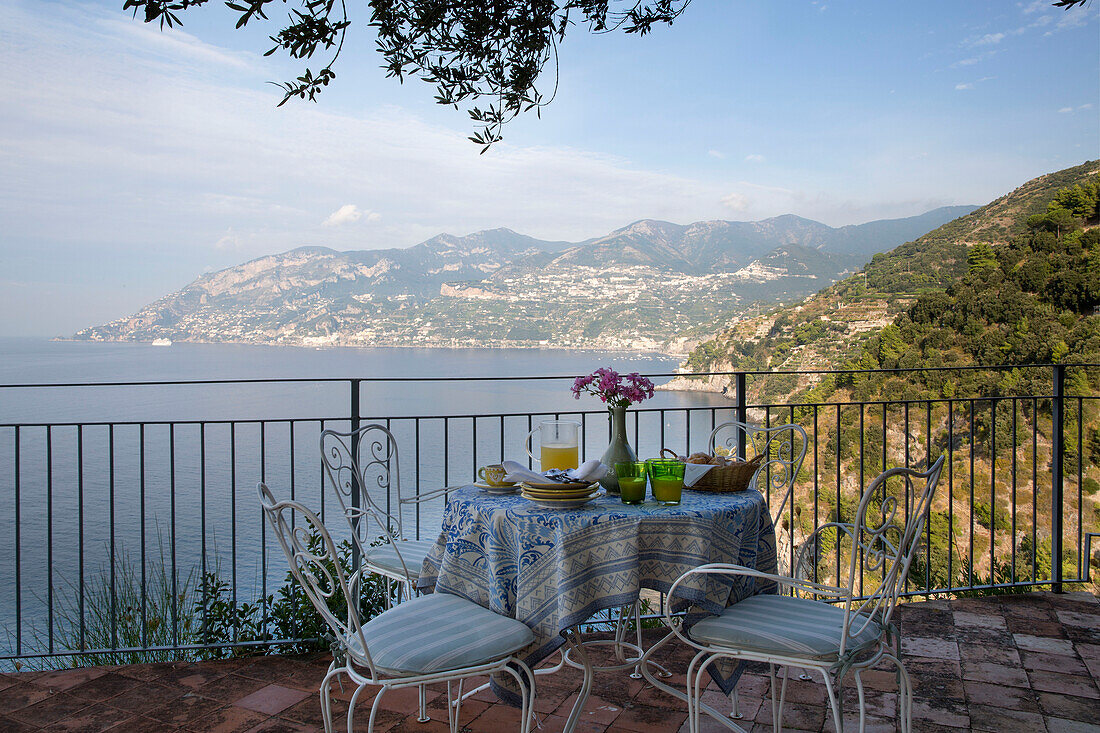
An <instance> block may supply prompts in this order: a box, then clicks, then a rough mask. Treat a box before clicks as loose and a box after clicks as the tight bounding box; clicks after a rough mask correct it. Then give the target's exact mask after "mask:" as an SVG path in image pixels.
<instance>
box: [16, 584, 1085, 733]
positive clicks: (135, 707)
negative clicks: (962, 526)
mask: <svg viewBox="0 0 1100 733" xmlns="http://www.w3.org/2000/svg"><path fill="white" fill-rule="evenodd" d="M898 616H899V621H900V625H901V632H902V637H903V638H904V647H903V651H904V655H905V663H906V666H907V668H908V669H909V672H910V674H911V675H912V677H913V680H914V684H915V687H916V704H915V711H914V728H915V729H916V730H917V731H950V730H957V729H970V730H982V731H997V732H998V733H999V732H1001V731H1047V732H1048V733H1078V732H1084V731H1094V732H1096V733H1100V688H1098V687H1097V679H1098V678H1100V603H1098V602H1097V599H1096V598H1095V597H1093V596H1092V595H1089V594H1086V593H1075V594H1065V595H1060V596H1056V595H1054V594H1051V593H1032V594H1027V595H1017V596H1000V597H993V598H977V599H959V600H953V601H942V600H937V601H928V602H920V603H910V604H906V605H904V606H901V607H900V608H899V611H898ZM654 633H655V632H654ZM689 657H690V654H689V653H688V652H687V650H685V649H683V648H680V649H673V650H672V651H671V652H670V653H669V655H668V656H667V657H665V658H664V659H662V660H661V661H662V662H663V663H665V664H666V665H667V666H669V667H670V668H672V670H673V672H678V671H679V672H680V674H676V675H674V677H673V681H674V682H678V683H679V684H683V676H682V670H683V669H684V667H685V666H686V661H687V659H688V658H689ZM327 664H328V659H327V658H325V657H323V656H319V655H318V656H313V657H305V658H301V657H300V658H283V657H252V658H246V659H234V660H229V661H219V662H201V663H177V664H145V665H134V666H128V667H115V668H107V667H97V668H85V669H75V670H62V671H57V672H25V673H20V674H9V675H3V676H0V731H12V732H17V731H37V730H47V731H85V732H92V731H94V732H98V731H106V730H111V731H119V732H131V733H141V732H142V731H226V732H228V731H257V732H258V731H267V732H268V733H276V732H280V733H281V732H286V733H290V732H293V731H317V730H319V729H320V725H321V715H320V706H319V703H318V699H317V694H316V693H317V688H318V685H319V683H320V680H321V677H322V675H323V674H324V671H325V668H326V667H327ZM763 671H764V670H763V669H759V670H755V671H750V672H749V673H747V674H746V675H745V676H744V677H742V679H741V682H740V684H739V686H738V690H739V691H740V695H741V707H742V711H743V712H744V714H745V715H746V718H747V719H748V720H750V721H755V722H749V723H744V725H745V727H750V726H751V728H752V730H754V731H756V730H770V729H771V725H770V721H771V713H770V706H769V704H768V703H767V701H766V699H767V695H768V678H767V676H766V675H765V674H761V672H763ZM864 677H865V680H866V682H867V686H868V709H869V711H870V716H871V717H870V719H869V721H870V724H869V726H868V730H870V731H883V730H890V731H893V730H895V724H894V716H895V714H896V712H897V694H896V686H895V684H894V679H893V675H892V674H890V673H888V672H877V671H872V672H870V673H868V674H866V675H865V676H864ZM579 686H580V674H579V673H578V672H576V671H573V670H570V671H564V672H559V673H558V674H555V675H549V676H544V677H540V678H539V689H538V700H537V702H536V709H537V710H538V712H539V718H540V720H541V733H553V732H554V731H559V730H561V727H562V725H563V724H564V722H565V718H566V716H567V715H568V713H569V710H570V708H571V707H572V704H573V700H574V699H575V695H576V691H577V688H578V687H579ZM350 692H351V691H350V690H345V691H343V692H341V693H338V698H343V699H337V700H336V701H335V703H334V709H335V713H336V715H337V716H340V717H338V719H337V720H338V727H339V722H340V720H341V719H342V718H343V716H344V714H345V713H346V710H347V704H346V702H344V700H346V699H347V698H348V697H349V695H350ZM706 694H707V697H708V698H709V700H710V701H711V702H714V703H716V704H721V703H722V696H721V694H720V693H719V692H718V691H717V690H713V689H712V690H709V691H708V692H707V693H706ZM845 697H846V705H845V710H846V711H848V714H849V716H851V717H849V718H848V719H846V721H845V729H849V728H851V729H852V730H855V729H856V726H855V717H854V716H852V712H853V711H855V710H856V705H855V694H854V689H853V686H852V685H851V684H850V682H849V684H848V685H846V687H845ZM371 699H372V698H371V697H370V696H369V695H367V694H364V696H362V697H361V702H360V703H359V707H357V711H359V713H362V714H361V715H360V714H357V715H356V718H357V727H356V730H366V717H367V713H368V710H369V707H370V701H371ZM787 699H788V704H787V707H786V711H785V714H784V725H785V727H786V729H790V730H811V731H829V730H832V724H831V722H830V723H826V718H827V717H828V716H827V708H826V703H825V693H824V689H823V686H822V685H821V684H820V683H814V682H801V681H797V680H794V679H792V681H791V682H790V683H789V686H788V690H787ZM415 710H416V693H415V691H414V690H405V691H394V692H391V693H387V695H386V696H385V697H383V698H382V703H381V712H380V713H379V716H378V719H377V721H376V724H375V730H376V731H378V733H401V732H403V731H409V732H415V733H436V732H437V731H446V730H447V725H446V720H447V711H446V707H445V704H444V697H443V695H442V694H441V691H440V690H438V689H437V690H434V691H432V692H431V693H430V706H429V714H430V716H431V718H432V720H431V722H428V723H424V724H421V723H417V722H416V719H415V718H416V716H415V714H414V712H415ZM518 717H519V716H518V712H517V711H516V710H514V709H512V708H508V707H506V706H504V705H502V704H499V703H497V702H496V700H495V698H494V697H493V696H492V695H491V694H489V693H487V692H482V693H479V694H478V695H476V696H475V697H473V698H471V699H469V700H468V701H467V702H465V703H464V704H463V707H462V718H461V722H462V724H463V726H464V729H465V730H467V731H473V732H477V733H480V732H482V731H484V732H485V733H504V731H509V730H516V729H517V726H518ZM686 717H687V716H686V713H685V711H684V709H683V704H682V703H680V702H679V701H678V700H675V699H673V698H671V697H669V696H667V695H664V694H662V693H660V692H658V691H656V690H654V689H652V688H649V687H647V686H646V685H644V684H643V683H642V682H640V681H636V680H631V679H629V678H628V677H626V676H618V675H612V674H604V675H598V676H597V678H596V684H595V687H594V689H593V695H592V697H591V698H590V699H589V701H588V705H587V706H586V707H585V711H584V716H583V722H582V724H581V725H580V727H579V728H578V731H580V733H597V732H599V731H626V732H635V733H643V732H645V731H668V732H670V733H677V732H678V731H681V730H684V731H686V730H687V726H686V724H685V722H684V721H685V719H686ZM339 729H341V730H343V728H342V727H340V728H339ZM703 729H704V731H715V730H724V728H720V727H718V726H717V725H715V724H713V723H712V722H710V721H706V720H705V719H704V727H703Z"/></svg>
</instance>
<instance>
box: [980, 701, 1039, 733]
mask: <svg viewBox="0 0 1100 733" xmlns="http://www.w3.org/2000/svg"><path fill="white" fill-rule="evenodd" d="M1043 725H1044V723H1043V716H1042V715H1040V714H1039V713H1029V712H1025V711H1023V710H1009V709H1006V708H1001V707H996V706H993V705H971V706H970V726H971V730H981V731H991V732H992V733H1004V731H1009V730H1021V731H1023V730H1042V729H1043Z"/></svg>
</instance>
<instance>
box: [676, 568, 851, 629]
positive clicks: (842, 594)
mask: <svg viewBox="0 0 1100 733" xmlns="http://www.w3.org/2000/svg"><path fill="white" fill-rule="evenodd" d="M691 575H730V576H738V577H749V578H759V579H761V580H771V581H773V582H775V583H778V584H781V585H787V586H790V587H792V588H795V589H797V590H800V591H803V592H806V593H813V594H814V595H819V596H826V597H828V598H836V599H846V598H848V597H849V596H850V595H851V592H850V591H849V590H848V589H847V588H839V587H837V586H834V585H825V584H824V583H815V582H813V581H811V580H803V579H800V578H792V577H790V576H788V575H778V574H776V573H765V572H763V571H761V570H756V569H754V568H749V567H745V566H744V565H732V564H727V563H710V564H708V565H700V566H699V567H697V568H692V569H691V570H688V571H687V572H685V573H684V574H683V575H681V576H680V577H679V578H677V579H676V582H674V583H673V584H672V587H671V588H669V589H668V593H667V594H666V596H665V606H666V610H667V609H668V607H669V604H670V602H671V600H672V597H673V595H674V594H675V593H676V588H677V587H678V586H679V585H680V584H681V583H682V582H683V581H684V580H685V579H687V578H688V577H689V576H691ZM665 615H666V616H667V615H668V613H666V614H665Z"/></svg>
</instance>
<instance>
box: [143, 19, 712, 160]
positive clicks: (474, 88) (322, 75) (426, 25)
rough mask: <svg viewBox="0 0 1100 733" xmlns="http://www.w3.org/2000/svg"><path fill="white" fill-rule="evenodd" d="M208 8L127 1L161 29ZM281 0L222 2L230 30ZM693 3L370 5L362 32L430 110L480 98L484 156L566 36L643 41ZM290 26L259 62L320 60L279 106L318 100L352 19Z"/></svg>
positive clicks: (529, 104) (286, 86)
mask: <svg viewBox="0 0 1100 733" xmlns="http://www.w3.org/2000/svg"><path fill="white" fill-rule="evenodd" d="M207 2H208V0H125V4H124V6H123V7H124V8H125V9H132V10H133V12H134V15H135V16H136V15H137V14H138V11H139V10H140V11H142V14H143V16H144V19H145V22H146V23H151V22H154V21H157V22H159V23H160V25H161V28H164V27H165V26H168V27H172V26H176V25H181V24H182V21H181V20H180V14H181V13H182V12H183V11H185V10H189V9H191V8H194V7H197V6H200V5H205V4H206V3H207ZM288 2H289V0H282V3H278V4H275V3H276V0H226V3H225V4H226V6H227V7H228V8H229V9H230V10H232V11H234V12H236V13H237V14H238V15H239V18H238V20H237V28H243V27H244V26H246V25H248V23H250V22H253V21H269V20H270V19H269V18H268V16H267V11H268V10H269V9H270V8H269V7H268V6H270V5H272V4H275V7H279V6H280V5H283V4H287V3H288ZM690 2H691V0H492V2H487V1H486V0H368V1H367V5H368V6H370V9H371V17H370V20H369V21H368V24H369V26H370V27H372V28H374V30H375V32H376V34H377V45H378V52H379V53H380V54H382V58H383V59H384V61H385V63H384V64H383V67H382V68H384V69H385V70H386V75H387V76H390V77H394V78H396V79H397V80H398V81H404V79H405V77H406V76H410V77H414V78H418V79H421V80H423V81H425V82H428V83H429V84H433V85H435V87H436V92H437V94H436V97H435V99H436V102H437V103H439V104H446V105H453V106H454V107H455V108H456V109H457V108H458V106H459V105H460V104H464V103H474V102H477V101H478V100H480V99H485V100H487V101H488V104H487V105H486V106H485V107H484V108H482V107H478V106H473V107H471V108H470V109H469V110H468V113H469V115H470V118H471V119H472V120H473V121H474V122H475V123H477V125H479V126H480V129H479V130H478V131H476V132H475V133H474V135H473V136H471V137H470V139H471V140H472V141H473V142H475V143H477V144H479V145H483V146H484V148H483V149H482V152H484V151H485V150H487V149H488V146H490V145H492V144H493V143H494V142H497V141H498V140H500V139H501V136H500V133H501V128H502V127H503V126H504V124H505V123H507V122H508V121H510V120H512V119H514V118H515V117H516V116H517V115H519V114H520V113H521V112H526V111H528V110H531V109H536V110H537V109H538V108H540V107H542V106H544V105H546V104H549V103H550V101H552V99H553V94H551V96H550V99H546V98H545V97H544V96H543V95H542V93H541V92H539V91H538V89H537V88H536V86H535V84H536V82H537V81H538V78H539V76H540V75H541V73H542V70H543V68H544V67H545V66H546V64H547V63H549V62H550V61H551V60H555V65H554V66H555V79H554V82H555V83H554V88H555V89H556V88H557V78H556V77H557V69H556V57H557V48H558V44H559V43H560V42H561V41H562V40H563V39H564V38H565V35H566V32H567V31H568V30H569V29H570V27H572V26H574V25H577V24H578V23H579V24H583V25H586V26H588V29H589V30H590V31H592V32H594V33H607V32H610V31H614V30H619V29H621V30H623V31H625V32H626V33H637V34H638V35H645V34H646V33H648V32H649V31H650V30H652V29H653V26H655V25H657V24H660V23H665V24H671V23H672V21H674V20H675V19H676V18H677V17H678V16H679V15H680V13H682V12H683V11H684V9H685V8H686V7H687V6H688V4H689V3H690ZM296 4H297V5H298V7H297V8H293V9H292V10H291V14H290V16H289V23H288V24H287V25H286V26H285V27H284V28H282V29H281V30H279V31H278V32H277V33H276V34H275V35H273V36H271V41H272V42H273V43H274V44H275V45H274V46H273V47H272V48H271V49H270V50H269V51H268V52H267V53H266V54H265V55H266V56H270V55H271V54H273V53H275V52H276V51H283V52H285V53H287V54H289V55H290V56H291V58H295V59H312V58H313V57H314V55H315V54H320V55H326V54H327V62H326V63H325V65H324V67H322V68H321V69H320V70H319V71H316V72H314V71H313V70H311V69H309V68H307V69H306V70H305V71H304V72H303V73H302V75H301V76H299V77H298V78H296V79H294V80H292V81H288V82H285V83H282V84H279V86H280V87H281V88H282V89H283V92H284V94H283V100H282V101H281V102H280V103H279V105H280V106H282V105H283V104H285V103H286V102H287V101H288V100H290V99H291V98H293V97H299V98H301V99H309V100H310V101H316V97H317V94H318V93H319V92H320V91H321V90H322V89H323V88H324V87H326V86H328V84H329V83H330V82H331V81H332V80H333V79H335V78H336V72H335V71H333V65H334V63H335V62H336V59H337V58H339V56H340V51H341V50H342V48H343V45H344V39H345V34H346V33H347V29H348V27H350V26H351V23H352V19H351V16H350V15H349V12H348V4H347V3H345V2H343V1H341V2H337V0H297V3H296Z"/></svg>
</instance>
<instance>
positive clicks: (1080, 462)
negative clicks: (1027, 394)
mask: <svg viewBox="0 0 1100 733" xmlns="http://www.w3.org/2000/svg"><path fill="white" fill-rule="evenodd" d="M1084 409H1085V404H1084V400H1083V399H1082V398H1081V397H1078V398H1077V577H1078V578H1084V577H1085V568H1086V567H1088V562H1089V560H1088V558H1086V557H1085V556H1084V554H1083V553H1084V547H1083V546H1082V541H1083V528H1082V525H1081V517H1082V515H1083V514H1084V513H1085V494H1084V488H1083V483H1084V479H1085V476H1084V471H1085V466H1084V455H1085V454H1084V452H1083V451H1084V447H1085V442H1084V438H1085V435H1084V432H1083V431H1084V425H1085V413H1084Z"/></svg>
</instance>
